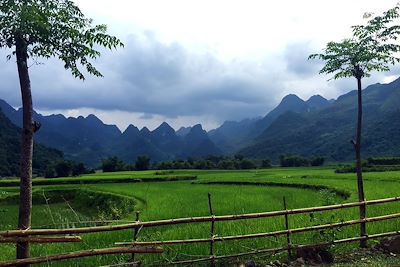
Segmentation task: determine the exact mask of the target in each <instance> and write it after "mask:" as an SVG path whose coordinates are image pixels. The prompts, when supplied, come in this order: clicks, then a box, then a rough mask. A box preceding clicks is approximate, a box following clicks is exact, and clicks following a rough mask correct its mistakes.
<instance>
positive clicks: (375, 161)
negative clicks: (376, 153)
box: [367, 157, 400, 165]
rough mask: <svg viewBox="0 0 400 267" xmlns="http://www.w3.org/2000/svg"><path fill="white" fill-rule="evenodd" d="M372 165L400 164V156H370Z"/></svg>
mask: <svg viewBox="0 0 400 267" xmlns="http://www.w3.org/2000/svg"><path fill="white" fill-rule="evenodd" d="M367 162H368V164H370V165H400V157H386V158H368V159H367Z"/></svg>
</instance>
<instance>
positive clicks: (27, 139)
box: [15, 37, 34, 266]
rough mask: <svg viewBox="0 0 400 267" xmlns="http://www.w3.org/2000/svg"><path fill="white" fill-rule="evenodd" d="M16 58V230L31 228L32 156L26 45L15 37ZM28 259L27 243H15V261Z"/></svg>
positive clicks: (31, 109)
mask: <svg viewBox="0 0 400 267" xmlns="http://www.w3.org/2000/svg"><path fill="white" fill-rule="evenodd" d="M15 52H16V57H17V66H18V75H19V82H20V87H21V95H22V109H23V126H22V142H21V180H20V202H19V217H18V228H19V229H22V230H25V229H28V228H30V227H31V216H32V154H33V133H34V127H33V123H32V120H33V108H32V94H31V83H30V79H29V72H28V65H27V63H28V52H27V44H26V42H25V40H24V39H23V38H22V37H17V41H16V51H15ZM28 257H29V242H19V243H17V259H24V258H28ZM26 266H28V265H26Z"/></svg>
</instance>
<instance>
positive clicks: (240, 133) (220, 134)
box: [209, 94, 331, 153]
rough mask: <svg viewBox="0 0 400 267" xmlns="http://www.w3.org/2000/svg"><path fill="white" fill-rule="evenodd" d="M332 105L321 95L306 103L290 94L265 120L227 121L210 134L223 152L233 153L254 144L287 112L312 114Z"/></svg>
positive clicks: (311, 98)
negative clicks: (255, 140) (256, 139)
mask: <svg viewBox="0 0 400 267" xmlns="http://www.w3.org/2000/svg"><path fill="white" fill-rule="evenodd" d="M330 105H331V103H330V102H329V101H328V100H326V99H325V98H323V97H322V96H320V95H315V96H312V97H310V99H308V100H307V101H304V100H302V99H301V98H299V97H298V96H296V95H294V94H289V95H287V96H285V97H284V98H283V99H282V101H281V102H280V103H279V105H278V106H277V107H276V108H274V109H273V110H271V111H270V112H269V113H268V114H267V115H265V116H264V117H263V118H255V119H245V120H242V121H239V122H235V121H227V122H224V124H222V126H220V127H219V128H217V129H215V130H212V131H210V132H209V134H210V137H211V139H212V140H213V141H214V142H215V143H216V144H217V145H218V147H219V148H221V149H222V151H224V152H225V153H233V152H237V151H238V150H240V149H241V148H244V147H246V146H249V145H250V144H251V143H253V142H254V139H255V138H257V137H258V136H259V135H260V134H262V132H263V131H265V130H266V129H267V128H268V127H269V126H270V125H271V124H272V123H273V122H274V121H275V120H276V119H277V118H278V117H279V116H280V115H282V114H284V113H285V112H288V111H291V112H296V113H305V112H312V111H315V110H318V109H322V108H325V107H328V106H330Z"/></svg>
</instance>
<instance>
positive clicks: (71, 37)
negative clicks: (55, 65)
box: [0, 0, 123, 79]
mask: <svg viewBox="0 0 400 267" xmlns="http://www.w3.org/2000/svg"><path fill="white" fill-rule="evenodd" d="M106 31H107V27H106V25H95V26H92V20H91V19H88V18H86V17H85V16H84V14H83V13H82V12H81V10H80V9H79V7H77V6H76V5H75V4H74V2H73V1H69V0H0V48H2V47H8V48H13V47H14V46H16V44H17V43H18V42H22V45H23V46H24V47H26V48H27V56H28V57H30V58H37V57H41V58H50V57H57V58H58V59H60V60H61V61H63V62H64V67H65V68H66V69H68V70H70V71H71V73H72V74H73V75H74V76H75V77H77V78H79V79H85V75H84V74H83V72H82V70H81V69H80V67H83V68H84V69H85V70H86V71H87V72H88V73H89V74H92V75H95V76H102V74H101V73H100V72H99V71H98V70H97V69H96V68H95V67H94V66H93V65H92V63H90V60H93V59H95V58H97V57H99V56H100V52H99V51H98V50H97V49H96V47H95V45H96V44H98V45H100V46H104V47H107V48H110V49H112V48H116V47H118V46H123V44H122V42H121V41H120V40H119V39H118V38H116V37H114V36H110V35H108V34H106ZM13 54H15V52H13ZM11 56H12V55H9V56H8V57H9V58H11Z"/></svg>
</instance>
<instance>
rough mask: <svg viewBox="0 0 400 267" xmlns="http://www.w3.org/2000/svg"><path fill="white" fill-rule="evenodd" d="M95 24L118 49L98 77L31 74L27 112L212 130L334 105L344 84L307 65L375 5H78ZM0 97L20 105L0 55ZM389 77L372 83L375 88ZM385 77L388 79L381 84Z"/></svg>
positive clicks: (101, 1)
mask: <svg viewBox="0 0 400 267" xmlns="http://www.w3.org/2000/svg"><path fill="white" fill-rule="evenodd" d="M76 2H77V3H78V5H79V6H80V7H81V8H82V10H83V12H84V13H85V14H87V16H88V17H93V18H94V19H95V23H106V24H107V25H108V26H109V31H110V32H111V33H112V34H115V35H117V36H118V37H120V38H121V39H123V41H124V42H125V44H126V46H125V48H124V49H118V50H117V51H112V52H110V51H105V52H104V53H103V56H102V57H101V58H100V59H99V60H97V61H96V62H95V65H96V66H98V68H99V69H100V70H101V71H102V73H103V74H104V76H105V78H103V79H98V78H93V77H88V79H87V81H85V82H81V81H78V80H75V79H74V78H73V77H72V76H71V75H70V74H69V73H68V72H67V71H65V70H64V69H63V66H62V64H60V63H59V62H58V61H57V60H55V59H52V60H49V61H46V62H44V63H45V65H39V66H33V67H31V69H30V71H31V76H32V88H33V97H34V103H35V106H36V107H37V108H38V109H40V110H46V112H47V113H49V112H54V111H59V112H62V113H64V114H67V115H68V114H79V115H87V114H88V112H91V113H94V114H96V115H98V116H99V117H100V118H102V119H103V120H104V121H106V122H107V123H111V124H117V125H118V126H119V127H120V128H121V129H123V128H125V127H126V126H127V125H128V124H130V123H132V124H135V125H137V126H144V125H148V126H149V128H154V127H155V126H157V125H158V124H159V123H161V122H162V121H167V122H169V123H171V124H172V125H173V126H174V127H175V128H179V127H180V126H182V125H184V126H188V125H193V124H196V123H199V122H200V123H202V124H205V125H206V128H208V129H209V128H212V127H215V126H216V125H218V124H220V123H222V122H223V121H224V120H232V119H238V120H239V119H242V118H245V117H255V116H259V115H265V114H266V113H267V112H268V111H269V110H270V109H271V108H272V107H273V106H274V105H276V104H277V103H279V101H280V99H281V98H282V97H283V96H284V95H286V94H289V93H296V94H298V95H299V96H300V97H302V98H303V99H307V98H308V97H310V96H311V95H314V94H321V95H323V96H325V97H327V98H335V97H337V96H338V95H339V94H342V93H345V92H347V91H348V90H350V89H352V88H354V86H353V83H354V81H353V80H352V79H346V80H340V81H330V82H327V80H328V79H329V78H331V77H328V76H324V75H318V70H319V68H320V66H321V65H319V63H318V62H315V61H308V60H307V56H308V54H310V53H314V52H319V51H320V50H321V49H322V47H323V46H325V44H326V42H327V41H330V40H340V39H341V38H343V37H345V36H348V35H349V34H350V33H351V30H350V26H351V25H354V24H358V23H361V22H362V15H363V13H364V12H366V11H373V12H376V13H379V12H381V11H383V10H386V9H387V8H390V7H392V6H394V5H395V4H396V1H392V0H387V1H385V2H384V3H382V2H379V3H378V2H377V1H372V0H368V1H359V0H355V1H350V2H349V1H344V0H338V1H334V2H333V1H321V0H319V1H317V0H308V1H291V0H282V1H264V0H247V1H244V0H237V1H228V0H218V1H215V0H213V1H211V0H203V1H195V0H169V1H162V0H158V1H157V0H147V1H139V0H113V1H109V0H78V1H76ZM1 58H3V59H4V63H1V64H0V79H1V81H2V83H1V85H0V98H4V99H5V100H7V101H8V102H10V103H11V104H12V105H14V106H18V105H19V103H20V94H19V87H18V79H17V74H16V66H15V63H13V62H5V52H4V51H3V52H0V60H1ZM397 73H398V72H396V71H394V72H391V73H387V74H379V75H378V74H377V75H373V77H372V78H371V79H367V80H365V83H364V84H366V85H367V84H369V83H374V82H384V81H387V80H389V79H392V76H394V77H395V76H396V75H397ZM387 76H390V78H388V77H387Z"/></svg>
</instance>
